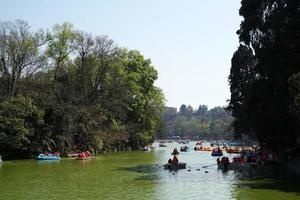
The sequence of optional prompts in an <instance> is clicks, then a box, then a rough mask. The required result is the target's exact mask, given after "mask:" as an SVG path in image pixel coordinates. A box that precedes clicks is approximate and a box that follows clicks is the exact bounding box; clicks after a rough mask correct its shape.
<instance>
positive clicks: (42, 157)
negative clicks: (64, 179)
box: [36, 153, 61, 160]
mask: <svg viewBox="0 0 300 200" xmlns="http://www.w3.org/2000/svg"><path fill="white" fill-rule="evenodd" d="M36 159H37V160H60V159H61V158H60V157H59V156H57V155H53V154H48V155H45V154H42V153H41V154H40V155H38V156H37V157H36Z"/></svg>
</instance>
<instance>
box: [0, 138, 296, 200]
mask: <svg viewBox="0 0 300 200" xmlns="http://www.w3.org/2000/svg"><path fill="white" fill-rule="evenodd" d="M167 145H168V147H166V148H161V147H158V143H154V146H155V148H154V150H153V151H152V152H119V153H112V154H106V155H100V156H98V157H96V158H94V159H92V160H81V161H79V160H75V159H70V158H67V159H62V160H61V161H36V160H17V161H8V162H5V163H2V164H0V199H1V200H2V199H3V200H32V199H40V200H46V199H47V200H48V199H51V200H56V199H57V200H66V199H71V200H81V199H82V200H84V199H85V200H89V199H99V200H100V199H111V200H115V199H122V200H129V199H130V200H133V199H141V200H143V199H145V200H146V199H147V200H156V199H157V200H160V199H161V200H165V199H166V200H167V199H172V200H173V199H181V200H182V199H186V200H193V199H195V200H196V199H197V200H199V199H203V200H205V199H220V200H226V199H238V200H275V199H284V200H294V199H300V184H299V177H295V176H293V174H290V173H289V172H287V171H286V170H284V169H282V168H281V167H266V166H262V167H259V168H257V169H255V170H251V171H247V172H233V171H229V172H225V173H223V172H222V171H220V170H217V167H216V166H215V165H213V164H215V160H216V158H215V157H211V156H210V153H209V152H196V151H193V150H192V151H190V152H181V153H180V155H179V161H180V162H186V163H187V166H188V168H187V169H184V170H179V171H176V172H172V171H168V170H164V169H163V167H162V165H163V164H164V163H165V162H167V160H168V159H169V158H171V152H172V150H173V148H174V147H177V148H178V149H179V148H180V145H179V144H177V143H175V142H173V143H170V144H169V143H168V144H167ZM189 146H190V148H191V149H192V148H193V147H194V146H195V142H190V144H189ZM229 156H230V157H232V156H233V155H229ZM208 165H213V166H209V167H207V168H203V166H208ZM199 169H200V170H199Z"/></svg>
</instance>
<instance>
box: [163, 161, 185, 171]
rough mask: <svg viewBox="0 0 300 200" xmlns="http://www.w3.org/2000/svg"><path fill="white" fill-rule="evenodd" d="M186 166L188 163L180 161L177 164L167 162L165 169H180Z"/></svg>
mask: <svg viewBox="0 0 300 200" xmlns="http://www.w3.org/2000/svg"><path fill="white" fill-rule="evenodd" d="M185 168H186V163H182V162H180V163H178V164H177V165H173V164H165V165H164V169H168V170H178V169H185Z"/></svg>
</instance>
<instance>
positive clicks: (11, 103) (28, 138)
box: [0, 97, 51, 151]
mask: <svg viewBox="0 0 300 200" xmlns="http://www.w3.org/2000/svg"><path fill="white" fill-rule="evenodd" d="M43 115H44V111H43V110H42V109H40V108H38V107H37V106H36V105H34V104H33V102H32V100H31V99H27V98H24V97H17V98H13V97H11V98H8V99H6V100H4V101H2V102H1V103H0V151H9V150H26V151H33V150H37V149H38V150H42V149H43V147H45V146H46V145H48V143H49V142H51V141H50V140H48V138H47V136H48V135H47V132H46V131H45V129H44V121H43ZM40 131H45V132H44V135H42V134H40ZM37 140H39V144H37V143H36V141H37Z"/></svg>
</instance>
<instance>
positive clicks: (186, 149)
mask: <svg viewBox="0 0 300 200" xmlns="http://www.w3.org/2000/svg"><path fill="white" fill-rule="evenodd" d="M180 151H182V152H187V151H190V148H189V147H188V146H182V147H180Z"/></svg>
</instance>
